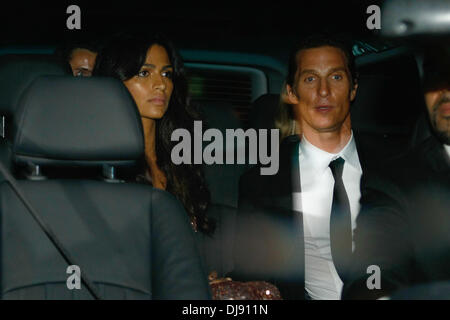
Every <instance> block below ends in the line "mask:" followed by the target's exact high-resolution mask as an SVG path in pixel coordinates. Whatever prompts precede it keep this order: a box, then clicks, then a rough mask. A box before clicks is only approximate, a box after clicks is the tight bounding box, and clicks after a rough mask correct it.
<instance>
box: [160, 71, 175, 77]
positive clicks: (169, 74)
mask: <svg viewBox="0 0 450 320" xmlns="http://www.w3.org/2000/svg"><path fill="white" fill-rule="evenodd" d="M162 75H163V77H166V78H168V79H172V78H173V72H172V71H164V72H163V73H162Z"/></svg>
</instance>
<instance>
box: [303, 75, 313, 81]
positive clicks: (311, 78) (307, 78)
mask: <svg viewBox="0 0 450 320" xmlns="http://www.w3.org/2000/svg"><path fill="white" fill-rule="evenodd" d="M314 79H315V78H314V77H313V76H310V77H306V78H305V82H313V81H314Z"/></svg>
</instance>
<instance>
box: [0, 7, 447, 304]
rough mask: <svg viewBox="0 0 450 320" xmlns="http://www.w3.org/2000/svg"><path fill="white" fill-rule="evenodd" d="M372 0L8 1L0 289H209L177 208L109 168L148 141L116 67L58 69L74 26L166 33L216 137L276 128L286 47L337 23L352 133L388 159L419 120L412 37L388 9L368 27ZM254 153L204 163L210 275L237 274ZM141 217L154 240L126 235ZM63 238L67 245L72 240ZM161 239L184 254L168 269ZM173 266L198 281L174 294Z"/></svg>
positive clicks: (0, 146) (6, 293)
mask: <svg viewBox="0 0 450 320" xmlns="http://www.w3.org/2000/svg"><path fill="white" fill-rule="evenodd" d="M383 2H384V1H368V0H362V1H353V0H351V1H345V4H344V2H341V1H328V2H327V1H315V2H314V3H310V4H309V5H306V4H305V3H304V2H298V3H273V2H271V3H270V4H269V3H267V4H264V3H263V2H260V3H256V2H255V3H253V2H252V3H251V4H245V5H244V4H241V5H240V6H237V5H238V4H236V5H234V4H233V5H232V3H231V2H230V3H229V4H228V5H225V4H224V5H219V4H217V5H216V6H213V5H204V6H193V5H192V6H191V5H187V4H184V5H175V4H171V3H169V2H168V1H167V2H166V3H154V2H147V3H145V2H139V3H138V2H136V3H131V2H128V1H127V2H122V3H115V2H111V3H108V4H107V5H105V4H104V3H100V2H98V3H97V1H95V2H81V3H80V4H79V7H80V8H81V12H82V15H81V17H82V18H81V19H82V20H81V21H82V25H81V29H79V30H69V29H68V28H67V27H66V19H67V17H68V16H69V14H68V13H66V8H67V6H68V5H67V4H66V3H58V4H51V5H48V6H43V5H41V4H37V3H27V4H26V6H25V7H23V8H21V7H20V6H19V5H12V7H11V8H10V9H8V10H3V11H2V12H1V13H0V16H1V19H0V21H1V22H0V29H1V30H2V32H1V33H2V36H1V37H0V115H1V117H2V118H1V134H2V137H1V138H0V161H1V166H2V168H1V170H0V171H1V174H0V176H1V178H0V179H1V181H2V184H1V186H0V214H1V222H0V223H1V235H0V241H1V242H2V244H1V250H0V254H1V267H0V273H1V281H0V284H1V286H0V289H1V292H0V297H1V298H2V299H92V298H93V297H94V298H96V297H97V298H98V297H101V298H103V299H152V298H153V299H189V300H191V299H194V300H195V299H203V298H205V299H206V298H207V296H203V295H202V294H203V293H202V292H203V291H202V290H204V286H205V281H206V280H205V281H202V280H199V278H200V277H201V276H200V275H199V274H197V273H196V272H197V271H196V270H197V269H195V266H196V265H197V264H198V263H200V262H199V261H200V260H199V259H196V258H195V259H194V258H192V256H194V255H195V254H194V253H191V252H186V251H183V250H185V249H184V247H182V246H177V245H176V237H177V236H178V237H180V238H182V239H191V238H190V236H189V235H185V233H186V232H187V230H188V229H187V228H184V226H181V225H178V221H182V220H178V218H179V216H180V215H181V214H180V210H181V209H180V206H179V205H178V204H177V203H175V201H174V199H173V198H171V197H169V196H167V195H164V194H161V192H150V191H149V190H151V189H152V188H151V187H150V186H136V185H134V184H129V183H127V182H125V181H123V180H121V179H120V178H119V177H118V176H117V175H116V172H120V170H121V169H122V168H127V167H131V166H133V165H135V164H136V163H137V160H138V159H139V157H141V156H142V152H143V140H142V131H141V130H142V127H141V124H140V121H139V115H138V113H137V109H136V106H135V104H134V102H133V100H132V98H131V96H130V95H129V94H128V93H127V92H126V90H125V87H124V86H123V85H122V84H121V83H120V82H119V81H116V80H115V79H114V81H113V79H100V78H99V79H97V78H96V77H92V78H76V77H73V76H72V74H71V70H70V68H69V66H68V65H67V64H63V63H61V61H60V60H58V59H57V58H56V57H55V54H54V52H55V50H56V49H57V48H58V46H59V45H60V44H61V43H63V42H64V41H65V40H67V39H72V38H74V39H89V40H95V39H98V40H99V41H100V40H101V39H105V38H107V37H108V36H110V35H111V34H113V33H114V32H119V31H126V30H135V29H142V28H154V29H155V30H157V31H159V32H163V33H165V34H166V35H167V36H168V37H169V38H170V39H172V41H173V42H174V43H175V45H176V47H177V48H178V49H179V51H180V53H181V56H182V58H183V61H184V64H185V68H186V71H187V75H188V82H189V93H190V96H191V99H192V101H193V103H195V105H197V106H198V107H199V108H200V110H201V113H202V117H203V119H204V122H205V125H206V126H207V127H208V128H216V129H218V130H219V131H221V132H222V134H223V135H225V131H226V129H239V128H241V129H243V130H247V129H256V130H259V129H273V128H275V126H274V118H275V114H276V111H277V108H278V106H279V103H280V93H281V92H282V91H283V86H284V79H285V76H286V72H287V61H288V53H289V50H290V48H291V45H292V44H293V42H294V41H295V40H296V39H298V38H301V37H303V36H306V35H308V34H310V33H311V32H314V31H316V30H317V29H318V28H325V29H326V30H332V31H333V32H335V33H336V34H342V35H344V36H346V37H348V39H350V40H351V42H352V50H353V54H354V55H355V56H356V64H357V68H358V72H359V80H358V85H359V87H358V93H357V96H356V99H355V101H354V102H353V103H352V105H351V120H352V126H353V130H355V131H357V132H359V133H361V134H362V135H367V136H370V137H372V138H374V140H375V141H377V143H376V144H374V145H373V148H388V147H389V148H391V150H389V153H390V154H392V156H394V155H396V154H398V153H400V152H402V151H406V150H407V149H408V148H410V147H411V146H415V145H417V144H419V143H420V142H421V141H423V140H424V139H425V138H426V137H427V136H428V135H429V134H430V133H429V129H428V120H427V117H426V113H425V108H424V101H423V95H422V94H421V89H420V76H421V69H420V62H421V56H420V54H418V51H417V50H416V49H417V48H416V46H417V43H418V42H417V41H416V40H415V39H413V40H411V38H406V39H405V38H396V37H393V36H391V37H389V36H383V34H382V32H385V33H389V31H390V30H391V29H389V30H388V28H387V29H386V30H383V28H384V26H385V25H384V23H386V26H387V27H388V26H389V24H388V21H389V17H388V16H386V17H387V18H386V22H384V20H382V22H381V23H382V29H381V30H376V29H375V30H371V29H369V28H368V27H367V26H366V21H367V19H368V17H369V16H370V14H368V13H367V12H366V9H367V7H368V6H369V5H373V4H378V5H380V6H382V4H383ZM383 14H385V13H384V12H383ZM445 30H446V31H447V32H448V31H449V30H450V29H448V28H447V29H445ZM387 141H389V143H386V142H387ZM250 166H251V165H249V164H248V163H246V164H212V165H206V164H205V165H203V168H204V174H205V179H206V181H207V185H208V187H209V190H210V193H211V205H210V210H209V214H210V215H211V217H213V218H214V219H215V221H216V224H217V229H216V233H215V234H214V236H212V237H209V236H206V235H205V236H203V238H202V241H200V243H199V247H198V248H199V253H200V256H201V257H202V261H203V262H202V267H203V268H204V270H205V272H206V274H210V273H211V272H213V271H215V272H216V273H217V276H218V277H219V278H223V277H226V276H227V275H228V274H229V273H230V272H232V271H233V259H232V256H233V252H232V248H233V246H231V245H230V243H231V242H232V239H233V235H234V231H235V228H236V226H235V223H236V214H237V207H238V197H239V178H240V177H241V176H242V174H243V173H244V172H245V171H246V170H247V169H248V168H249V167H250ZM149 198H151V199H150V200H149ZM158 202H160V204H158ZM123 212H127V219H129V220H130V224H127V225H126V226H125V227H123V225H121V224H120V223H118V222H119V221H121V219H122V218H121V216H122V215H123ZM148 212H151V215H150V217H149V215H148ZM169 212H170V216H171V217H172V216H173V218H170V217H167V218H168V219H173V220H172V221H173V222H174V223H173V225H172V226H171V227H170V230H171V232H173V233H172V234H170V235H167V234H159V233H158V232H157V231H155V230H154V229H156V228H158V224H159V225H160V227H161V226H163V225H165V224H167V223H166V222H165V221H162V220H160V219H158V218H155V217H156V216H158V215H159V214H167V213H169ZM106 217H108V218H106ZM131 221H134V222H133V223H135V224H133V223H131ZM139 221H140V222H139ZM136 222H138V223H137V224H136ZM115 223H116V225H114V224H115ZM139 225H149V226H150V227H149V228H150V229H149V230H151V231H152V234H151V235H149V236H150V239H151V240H150V242H149V244H146V245H143V244H142V242H144V241H145V240H144V239H141V238H139V237H133V235H134V234H141V233H142V230H139V228H138V226H139ZM187 225H188V224H186V226H187ZM105 226H107V228H106V229H107V230H109V231H108V232H106V236H104V237H98V238H97V239H96V228H100V229H102V228H105ZM127 227H130V229H126V230H123V231H124V232H125V233H126V234H129V235H130V237H128V238H123V237H122V238H120V239H118V238H117V237H116V235H115V233H114V232H115V230H117V229H119V228H127ZM133 228H137V229H136V230H133ZM74 230H78V231H77V232H75V231H74ZM80 230H81V231H80ZM80 233H81V234H80ZM144 233H145V232H144ZM94 239H95V243H96V245H95V247H93V246H92V245H91V244H92V241H94ZM189 241H190V240H189ZM67 247H71V248H74V249H75V250H71V251H70V252H67V250H66V248H67ZM149 249H150V250H151V251H152V252H147V251H146V250H149ZM169 251H170V252H176V251H178V252H179V255H182V256H184V257H189V258H186V259H185V260H184V262H180V266H179V267H177V268H178V269H176V268H174V266H173V265H172V262H173V261H172V260H171V259H172V258H171V256H170V254H168V253H167V252H169ZM116 252H120V254H119V255H117V254H115V253H116ZM138 256H149V259H148V264H147V265H142V264H139V263H137V261H138V260H139V258H138ZM99 257H101V258H99ZM91 261H96V263H91ZM68 264H69V265H80V266H82V269H83V271H85V272H84V273H83V277H82V279H83V281H84V282H83V285H85V286H86V287H87V291H86V290H81V291H77V290H74V291H68V290H66V289H65V286H66V280H67V276H68V275H67V273H66V272H65V267H64V266H66V265H68ZM18 265H28V266H30V267H29V268H25V267H23V268H17V266H18ZM111 266H113V267H111ZM175 269H176V270H175ZM148 270H152V272H151V273H149V272H148ZM176 272H180V273H183V274H184V275H186V276H185V277H184V279H185V280H184V281H185V282H186V283H184V282H183V283H182V284H181V285H182V286H186V287H189V288H194V289H190V290H189V292H182V290H177V292H174V289H173V288H175V287H177V286H176V285H174V283H171V281H178V280H176V279H178V278H176V277H172V276H171V275H172V273H173V274H175V273H176ZM188 275H189V276H188ZM44 279H46V281H47V282H48V281H49V280H48V279H50V282H51V283H50V284H45V283H44V282H45V281H44ZM111 279H116V280H117V281H112V280H111ZM142 279H145V280H144V281H142ZM90 282H93V283H95V284H96V288H95V289H93V288H92V284H90ZM30 288H32V290H30ZM90 288H91V289H90ZM196 290H197V291H196ZM95 291H97V292H95Z"/></svg>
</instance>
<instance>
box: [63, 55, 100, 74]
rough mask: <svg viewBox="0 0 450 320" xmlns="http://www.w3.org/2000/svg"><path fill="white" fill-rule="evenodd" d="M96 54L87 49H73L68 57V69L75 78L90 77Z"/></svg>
mask: <svg viewBox="0 0 450 320" xmlns="http://www.w3.org/2000/svg"><path fill="white" fill-rule="evenodd" d="M96 58H97V54H96V53H95V52H92V51H90V50H87V49H80V48H78V49H75V50H73V51H72V54H71V56H70V61H69V63H70V67H71V68H72V73H73V75H74V76H75V77H90V76H91V75H92V70H93V69H94V65H95V59H96Z"/></svg>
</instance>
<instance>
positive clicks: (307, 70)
mask: <svg viewBox="0 0 450 320" xmlns="http://www.w3.org/2000/svg"><path fill="white" fill-rule="evenodd" d="M336 71H344V72H347V69H346V68H345V67H336V68H332V69H330V70H329V71H328V73H333V72H336ZM305 73H312V74H319V72H317V70H314V69H305V70H302V72H300V74H305Z"/></svg>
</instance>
